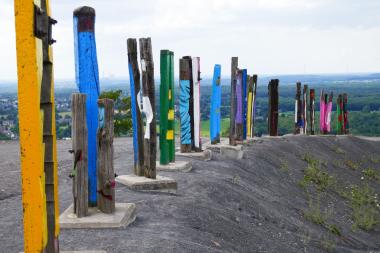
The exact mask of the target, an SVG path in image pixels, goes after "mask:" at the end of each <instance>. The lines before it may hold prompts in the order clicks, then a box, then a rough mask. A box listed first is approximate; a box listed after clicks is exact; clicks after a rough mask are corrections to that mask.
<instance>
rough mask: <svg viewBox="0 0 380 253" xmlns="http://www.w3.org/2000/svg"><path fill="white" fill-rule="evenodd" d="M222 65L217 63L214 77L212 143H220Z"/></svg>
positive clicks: (211, 119)
mask: <svg viewBox="0 0 380 253" xmlns="http://www.w3.org/2000/svg"><path fill="white" fill-rule="evenodd" d="M221 69H222V67H221V65H219V64H215V66H214V75H213V78H212V97H211V109H210V139H211V140H210V141H211V144H217V143H220V105H221V99H222V92H221V91H222V88H221V82H220V76H221Z"/></svg>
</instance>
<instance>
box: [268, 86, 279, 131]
mask: <svg viewBox="0 0 380 253" xmlns="http://www.w3.org/2000/svg"><path fill="white" fill-rule="evenodd" d="M278 86H279V80H278V79H272V80H271V81H270V82H269V84H268V101H269V104H268V133H269V135H270V136H278V103H279V94H278Z"/></svg>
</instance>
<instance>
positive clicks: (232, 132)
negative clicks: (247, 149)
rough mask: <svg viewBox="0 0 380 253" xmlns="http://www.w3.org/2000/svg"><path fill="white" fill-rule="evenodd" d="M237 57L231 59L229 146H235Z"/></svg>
mask: <svg viewBox="0 0 380 253" xmlns="http://www.w3.org/2000/svg"><path fill="white" fill-rule="evenodd" d="M237 68H238V57H232V58H231V94H230V138H229V139H230V145H234V146H235V145H236V135H235V113H236V74H237Z"/></svg>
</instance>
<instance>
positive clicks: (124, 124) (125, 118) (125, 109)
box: [99, 90, 132, 136]
mask: <svg viewBox="0 0 380 253" xmlns="http://www.w3.org/2000/svg"><path fill="white" fill-rule="evenodd" d="M99 98H109V99H112V100H113V101H114V110H115V114H114V133H115V135H116V136H126V135H130V132H131V129H132V120H131V118H132V115H131V97H125V96H123V92H122V90H111V91H103V92H102V94H100V97H99Z"/></svg>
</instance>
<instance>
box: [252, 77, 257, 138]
mask: <svg viewBox="0 0 380 253" xmlns="http://www.w3.org/2000/svg"><path fill="white" fill-rule="evenodd" d="M252 79H253V101H252V106H253V109H252V116H251V118H252V125H251V128H252V129H251V138H253V137H254V136H255V120H256V90H257V75H253V76H252Z"/></svg>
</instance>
